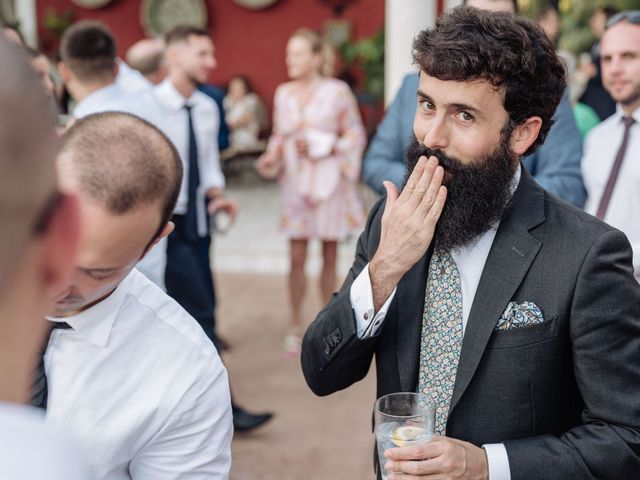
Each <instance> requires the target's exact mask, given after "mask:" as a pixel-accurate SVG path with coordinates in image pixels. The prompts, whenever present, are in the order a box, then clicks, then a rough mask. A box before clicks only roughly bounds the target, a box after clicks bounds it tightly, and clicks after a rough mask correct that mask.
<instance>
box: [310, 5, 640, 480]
mask: <svg viewBox="0 0 640 480" xmlns="http://www.w3.org/2000/svg"><path fill="white" fill-rule="evenodd" d="M413 58H414V62H415V63H416V64H417V65H418V66H419V68H420V83H419V86H418V90H417V97H418V109H417V111H416V113H415V119H414V124H413V131H414V141H413V143H412V146H411V149H410V151H409V153H408V159H409V168H408V175H409V178H408V179H407V182H406V186H405V187H404V189H403V190H402V192H401V193H398V190H397V189H396V187H395V186H394V185H393V184H392V183H391V182H385V188H386V190H387V196H386V199H382V200H381V201H380V202H378V204H376V205H375V206H374V207H373V209H372V212H371V215H370V217H369V221H368V223H367V226H366V229H365V231H364V233H363V234H362V235H361V237H360V240H359V243H358V246H357V251H356V256H355V260H354V264H353V266H352V268H351V270H350V272H349V274H348V276H347V278H346V280H345V283H344V285H343V286H342V288H341V290H340V292H339V293H338V294H337V295H336V296H335V297H334V298H333V300H332V302H331V303H330V304H329V305H328V306H327V307H326V308H325V309H324V310H323V311H322V312H320V314H319V315H318V317H317V318H316V320H315V321H314V322H313V323H312V324H311V326H310V327H309V329H308V330H307V333H306V335H305V337H304V341H303V349H302V367H303V371H304V374H305V378H306V380H307V382H308V384H309V385H310V387H311V388H312V390H313V391H314V392H315V393H317V394H319V395H328V394H330V393H333V392H335V391H337V390H340V389H343V388H346V387H348V386H349V385H351V384H352V383H354V382H356V381H358V380H360V379H361V378H363V377H364V376H365V375H366V374H367V371H368V370H369V368H370V365H371V362H372V359H373V357H374V356H375V360H376V375H377V393H378V396H382V395H386V394H388V393H391V392H401V391H405V392H419V393H423V394H426V395H429V396H430V397H431V398H432V399H433V400H434V402H435V403H436V419H435V420H436V423H435V430H436V434H437V436H436V437H434V438H433V439H432V440H431V441H430V442H428V443H424V444H421V445H413V446H403V447H399V448H393V449H389V450H387V451H386V452H385V454H384V455H385V458H384V461H383V462H382V464H383V467H384V468H385V469H386V470H387V472H388V473H387V476H386V478H388V479H394V480H395V479H400V478H423V477H424V478H460V479H491V480H501V479H514V480H516V479H517V480H538V479H546V480H555V479H557V480H564V479H569V478H571V479H574V478H575V479H578V478H579V479H594V480H595V479H611V480H614V479H619V478H629V479H630V478H636V477H637V475H638V472H640V454H639V452H640V402H638V398H640V285H638V283H637V282H636V281H635V280H634V278H633V267H632V263H631V260H632V252H631V248H630V245H629V242H628V240H627V239H626V237H625V236H624V235H623V234H622V233H621V232H620V231H618V230H615V229H614V228H611V227H609V226H608V225H606V224H604V223H602V222H600V221H598V220H597V219H595V218H593V217H591V216H590V215H588V214H586V213H584V212H582V211H581V210H578V209H577V208H575V207H572V206H571V205H568V204H567V203H565V202H562V201H560V200H558V199H557V198H556V197H555V196H553V195H550V194H548V193H547V192H546V191H545V190H543V189H542V188H540V187H539V186H538V185H537V184H536V182H535V181H534V180H533V179H532V178H531V176H530V175H529V174H528V173H527V171H526V170H525V169H524V168H522V163H521V160H522V157H523V156H524V155H527V154H530V153H532V152H533V151H535V149H536V148H538V147H539V146H540V145H541V144H542V143H543V142H544V140H545V137H546V135H547V133H548V132H549V129H550V127H551V123H552V116H553V113H554V111H555V109H556V106H557V104H558V102H559V101H560V99H561V98H562V95H563V93H564V90H565V86H566V81H565V71H564V65H563V64H562V62H561V60H560V59H559V57H558V56H557V54H556V52H555V49H554V46H553V44H552V43H551V41H550V40H549V38H548V37H547V35H546V34H545V33H544V32H543V31H542V30H541V29H540V27H539V26H537V25H536V24H534V23H533V22H531V21H530V20H527V19H524V18H522V17H517V16H513V15H510V14H507V13H488V12H484V11H481V10H478V9H473V8H466V7H461V8H456V9H454V10H453V11H451V12H450V13H447V14H445V15H444V16H442V17H441V18H440V19H439V20H438V21H437V23H436V26H435V27H434V28H432V29H428V30H424V31H422V32H420V33H419V34H418V36H417V37H416V39H415V41H414V45H413ZM481 447H482V448H481ZM391 472H395V473H393V474H391Z"/></svg>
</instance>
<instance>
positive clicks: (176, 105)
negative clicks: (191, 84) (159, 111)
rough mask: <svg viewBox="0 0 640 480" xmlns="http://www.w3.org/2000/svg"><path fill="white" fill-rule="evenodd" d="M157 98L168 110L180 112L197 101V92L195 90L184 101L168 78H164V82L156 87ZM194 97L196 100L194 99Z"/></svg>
mask: <svg viewBox="0 0 640 480" xmlns="http://www.w3.org/2000/svg"><path fill="white" fill-rule="evenodd" d="M157 93H158V97H160V99H161V101H162V102H163V103H164V104H165V105H166V106H167V107H169V108H171V109H173V110H180V109H181V108H183V107H184V106H185V105H186V104H188V105H194V104H195V102H196V101H197V94H198V90H197V89H196V90H195V91H194V92H193V93H192V94H191V96H190V97H189V98H187V99H185V98H184V97H183V96H182V94H181V93H180V92H179V91H178V90H177V89H176V87H175V86H174V85H173V82H172V81H171V79H170V78H165V79H164V81H163V82H162V83H161V84H160V85H158V87H157ZM194 97H196V98H194Z"/></svg>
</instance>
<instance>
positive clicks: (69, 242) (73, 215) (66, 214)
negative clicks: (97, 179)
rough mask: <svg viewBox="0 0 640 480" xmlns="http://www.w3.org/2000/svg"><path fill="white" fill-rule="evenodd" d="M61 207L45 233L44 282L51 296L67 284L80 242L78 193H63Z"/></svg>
mask: <svg viewBox="0 0 640 480" xmlns="http://www.w3.org/2000/svg"><path fill="white" fill-rule="evenodd" d="M60 195H61V197H60V200H59V201H58V202H59V203H58V206H57V207H56V210H55V212H54V213H53V216H52V218H51V220H50V222H49V224H48V226H47V229H46V230H45V231H44V232H43V233H42V234H41V240H40V244H41V252H42V257H41V258H42V281H43V287H44V289H45V291H46V292H47V294H48V296H49V298H51V299H52V298H53V297H54V296H55V295H57V294H58V293H59V292H60V291H61V290H63V289H64V288H66V287H67V283H68V282H69V278H70V276H71V274H72V272H73V269H74V268H75V260H76V254H77V252H78V244H79V241H80V228H81V226H80V207H79V204H78V199H77V198H76V197H75V195H71V194H68V193H61V194H60Z"/></svg>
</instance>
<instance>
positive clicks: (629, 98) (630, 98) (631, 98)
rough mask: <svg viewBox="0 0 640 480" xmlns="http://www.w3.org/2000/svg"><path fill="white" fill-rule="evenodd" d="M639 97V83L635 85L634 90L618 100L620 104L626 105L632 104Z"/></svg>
mask: <svg viewBox="0 0 640 480" xmlns="http://www.w3.org/2000/svg"><path fill="white" fill-rule="evenodd" d="M638 99H640V83H639V84H638V85H636V86H635V90H633V92H631V94H630V95H627V96H626V97H625V98H623V99H621V100H620V104H621V105H624V106H625V107H626V106H629V105H633V104H634V103H636V102H637V101H638Z"/></svg>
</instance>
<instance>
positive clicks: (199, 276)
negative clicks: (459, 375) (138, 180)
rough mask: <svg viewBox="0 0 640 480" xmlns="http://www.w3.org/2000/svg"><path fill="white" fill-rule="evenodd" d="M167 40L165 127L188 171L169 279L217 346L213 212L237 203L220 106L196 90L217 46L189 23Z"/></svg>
mask: <svg viewBox="0 0 640 480" xmlns="http://www.w3.org/2000/svg"><path fill="white" fill-rule="evenodd" d="M165 43H166V45H167V50H166V53H165V59H166V60H165V61H166V65H167V78H166V79H165V80H164V82H162V83H161V84H160V85H158V86H157V87H156V89H155V91H156V94H157V96H158V100H159V101H160V103H161V104H162V106H163V108H164V110H165V122H164V126H163V127H164V128H163V130H164V132H165V134H166V135H167V136H168V137H169V138H170V139H171V141H172V142H173V144H174V145H175V146H176V149H177V150H178V153H179V154H180V158H181V160H182V162H183V166H184V172H185V173H184V177H183V179H182V186H181V189H180V195H179V196H178V202H177V203H176V208H175V211H174V217H173V221H174V223H175V225H176V228H175V230H174V232H173V233H172V234H171V236H170V237H169V241H168V247H167V270H166V275H165V282H166V286H167V292H168V293H169V295H171V296H172V297H173V298H175V299H176V300H177V301H178V303H179V304H180V305H182V306H183V307H184V308H185V309H186V310H187V311H188V312H189V313H190V314H191V315H192V316H193V317H194V318H195V319H196V320H197V321H198V323H200V325H201V326H202V328H203V330H204V331H205V333H206V334H207V336H208V337H209V338H210V339H211V341H213V342H214V344H215V345H216V347H218V340H217V337H216V331H215V314H214V309H215V306H216V300H215V293H214V286H213V278H212V275H211V267H210V264H211V262H210V258H209V249H210V245H211V236H210V234H209V221H208V217H209V215H210V214H212V213H213V212H215V211H216V210H219V209H223V210H226V211H228V212H230V213H232V214H235V210H236V205H235V203H234V202H233V201H231V200H229V199H226V198H224V196H223V195H224V186H225V179H224V175H223V174H222V170H221V168H220V155H219V151H218V143H217V138H218V127H219V119H220V114H219V112H218V107H217V106H216V104H215V102H214V101H213V100H212V99H211V98H209V97H208V96H207V95H205V94H204V93H202V92H200V91H199V90H197V86H198V84H201V83H205V82H206V81H207V79H208V76H209V73H211V71H212V70H213V69H214V68H215V67H216V60H215V56H214V47H213V42H212V41H211V37H210V36H209V33H208V32H207V31H206V30H204V29H199V28H195V27H188V26H184V27H182V26H180V27H176V28H174V29H173V30H172V31H170V32H169V33H168V34H167V36H166V39H165Z"/></svg>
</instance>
